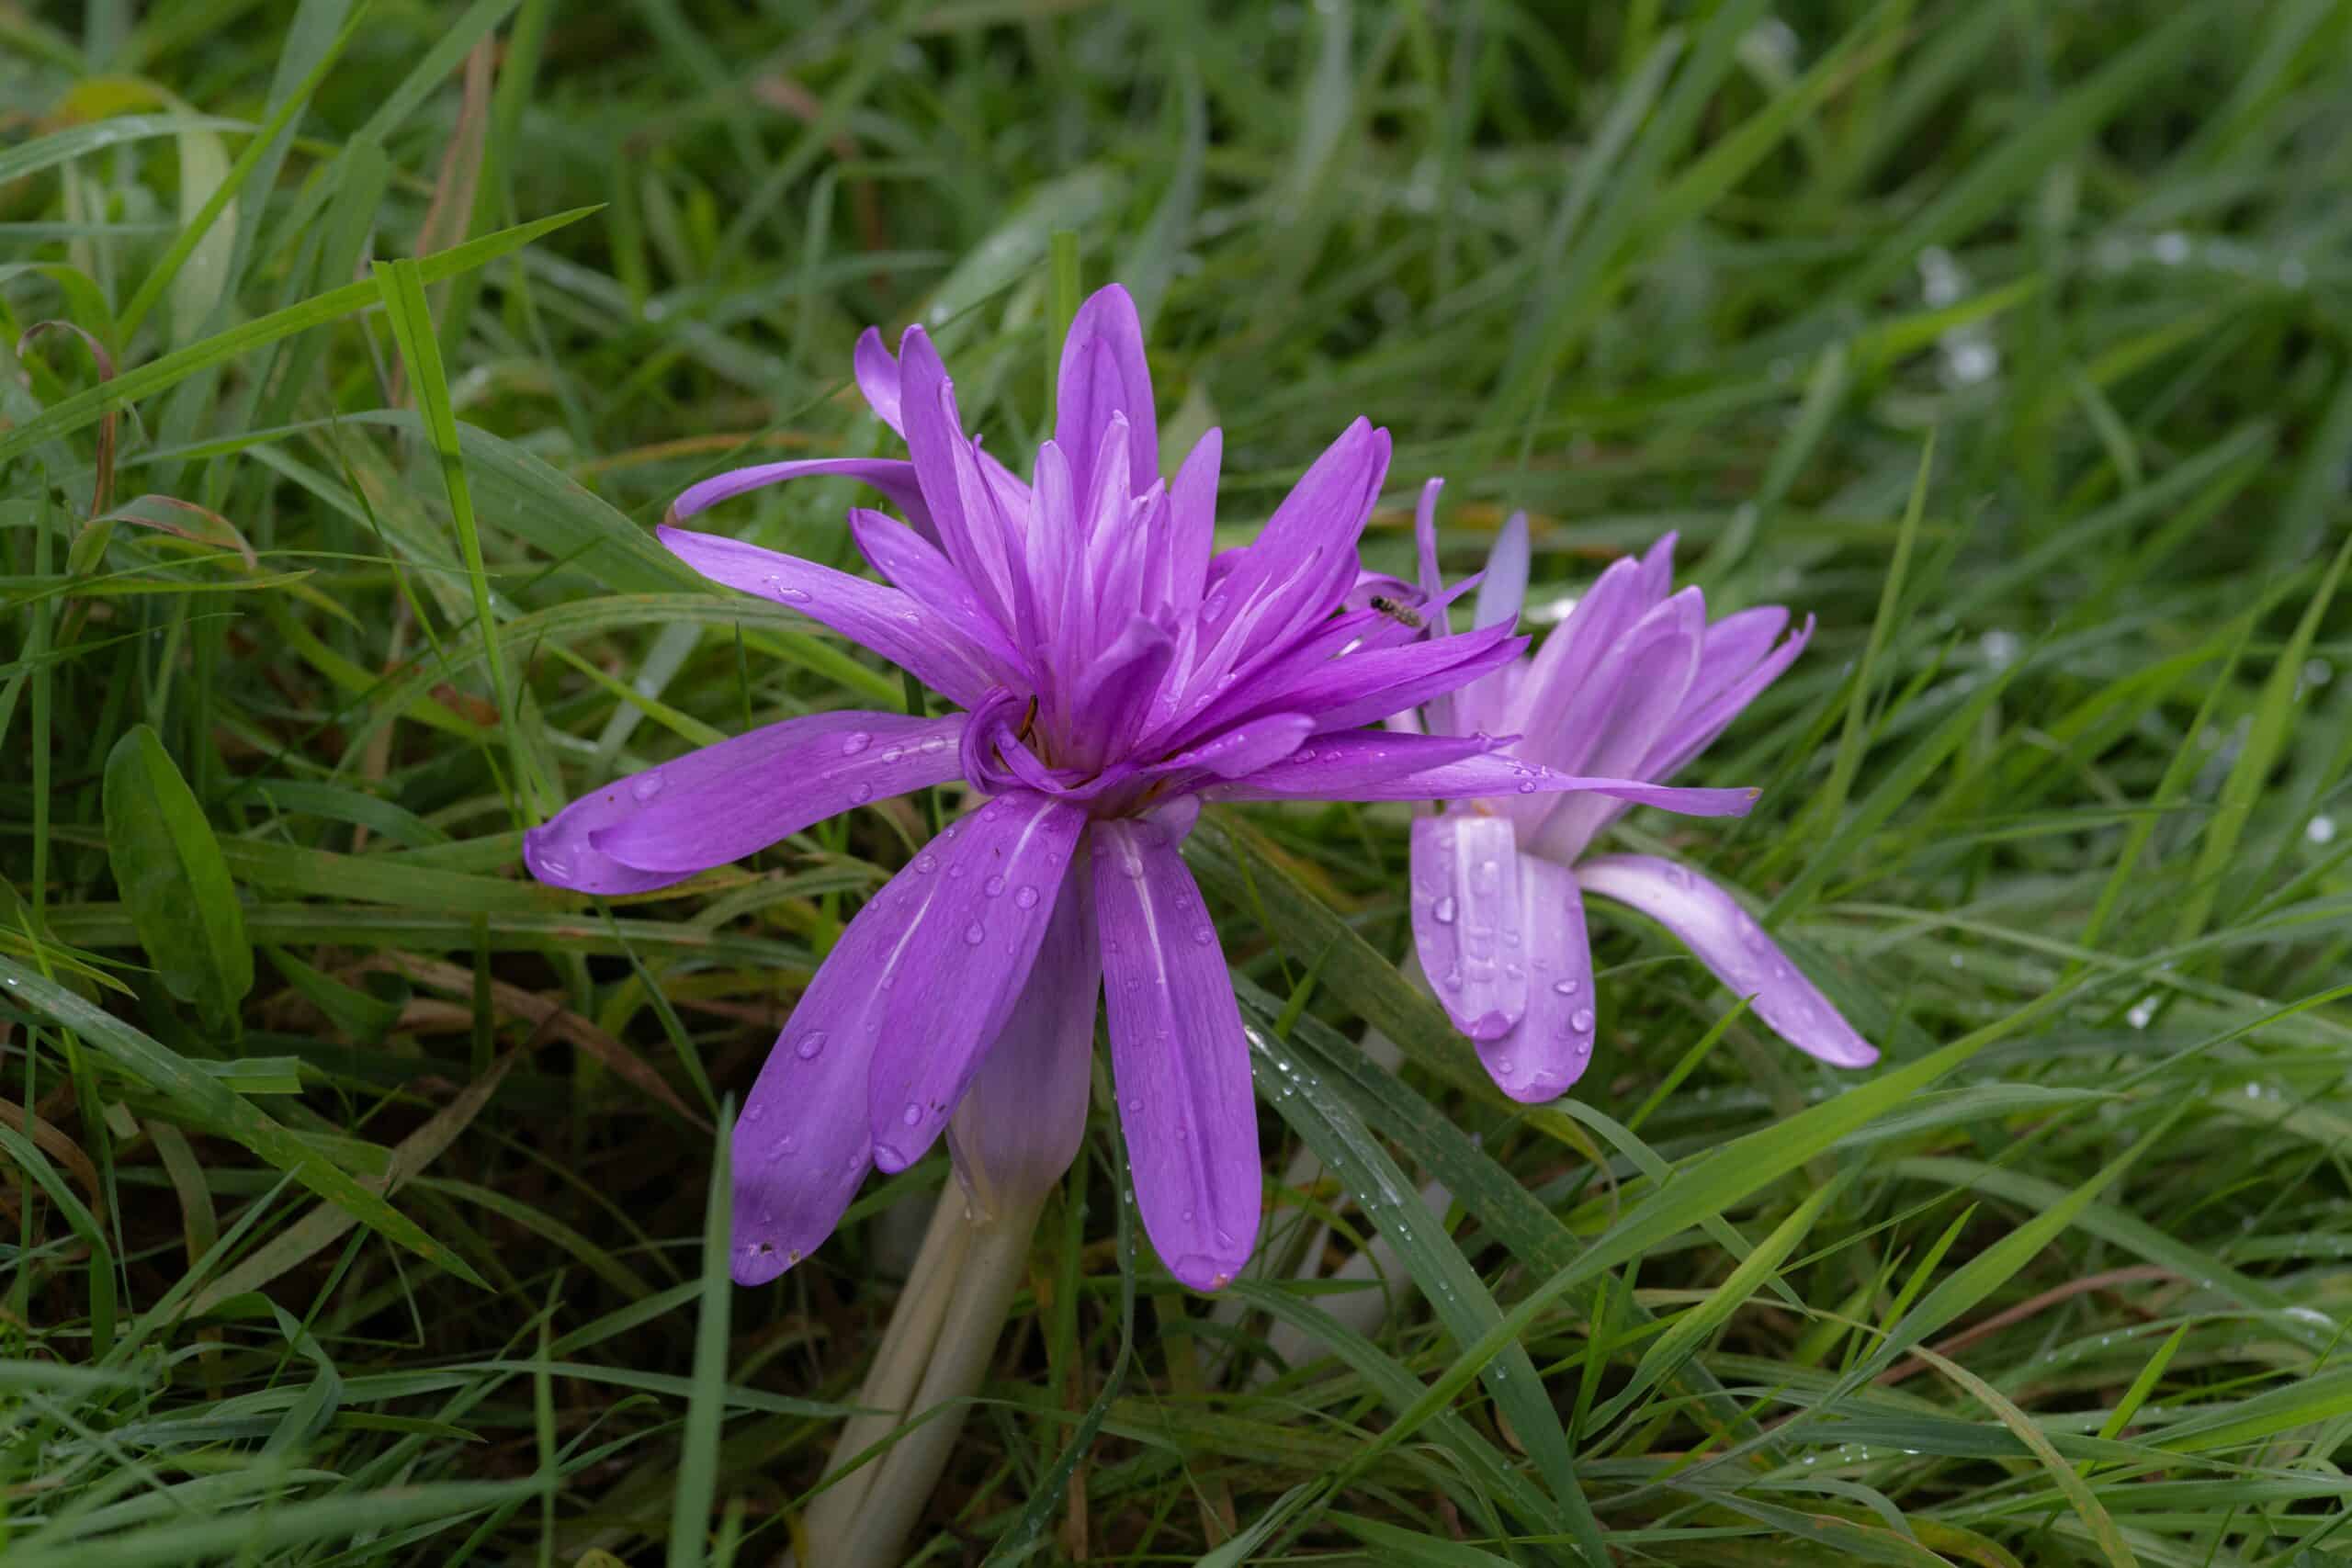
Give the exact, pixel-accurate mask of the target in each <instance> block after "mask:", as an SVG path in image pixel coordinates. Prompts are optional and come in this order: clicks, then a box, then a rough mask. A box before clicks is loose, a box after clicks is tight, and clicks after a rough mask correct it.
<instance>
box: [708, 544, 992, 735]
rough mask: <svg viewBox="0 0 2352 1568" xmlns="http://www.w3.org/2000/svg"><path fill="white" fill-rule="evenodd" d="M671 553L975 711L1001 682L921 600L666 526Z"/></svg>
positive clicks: (980, 653)
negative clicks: (817, 625)
mask: <svg viewBox="0 0 2352 1568" xmlns="http://www.w3.org/2000/svg"><path fill="white" fill-rule="evenodd" d="M661 536H662V544H664V545H666V546H668V547H669V548H670V553H671V554H673V555H674V556H676V557H677V558H679V559H680V560H683V561H684V562H685V563H686V564H687V565H688V566H690V567H692V568H694V569H695V570H696V571H698V572H700V573H702V574H703V575H704V576H705V577H707V578H709V579H710V580H711V581H713V582H718V583H722V584H724V585H725V586H727V587H729V588H733V589H736V590H739V591H740V592H745V593H749V594H752V595H753V596H754V597H757V598H761V599H766V600H769V601H771V602H773V603H775V604H782V605H783V606H784V607H785V608H786V609H787V610H797V611H799V612H800V613H801V614H802V615H807V616H808V617H809V619H811V620H813V621H818V622H820V623H822V624H823V625H825V626H831V628H832V629H833V630H835V631H837V632H839V633H840V634H841V635H842V636H843V637H847V638H849V639H850V640H851V641H852V642H854V643H858V644H860V645H862V646H864V647H866V648H870V649H873V650H874V651H875V652H876V653H878V654H880V655H881V656H882V657H883V658H885V659H887V660H889V661H890V662H891V663H893V664H895V665H897V666H899V668H900V669H901V670H905V671H910V672H911V673H912V674H913V675H914V676H915V677H916V678H917V679H918V680H920V681H922V682H923V683H924V684H925V685H927V686H929V687H931V689H932V690H933V691H935V692H940V693H943V694H945V695H946V696H948V697H950V698H952V699H953V700H954V701H955V702H956V705H958V706H961V707H970V706H971V705H973V704H974V703H976V702H978V701H979V700H980V698H981V697H982V696H983V695H985V694H987V692H988V690H989V687H991V686H993V685H995V684H996V683H997V680H996V674H995V671H992V670H991V668H990V660H989V657H988V654H987V652H986V650H984V649H980V648H978V647H976V646H975V645H974V644H973V643H972V641H971V639H970V638H968V637H965V636H964V635H963V634H962V633H961V632H958V631H956V629H955V628H954V627H952V626H947V625H946V624H945V623H944V622H943V621H941V620H940V619H938V618H937V617H936V616H932V615H924V614H923V613H922V610H921V608H920V607H919V606H918V605H917V604H915V602H914V600H912V599H910V598H909V597H908V596H907V595H906V594H904V593H901V592H899V591H898V590H897V589H895V588H885V587H883V586H882V585H881V584H880V583H878V582H869V581H866V580H865V578H862V577H852V576H851V575H850V574H849V573H847V572H845V571H835V570H833V569H832V568H831V567H829V566H819V565H818V564H817V563H816V562H814V561H806V560H802V559H801V558H799V557H797V556H787V555H779V554H777V553H776V552H775V551H774V550H763V549H762V548H760V547H758V546H757V545H746V544H743V543H741V541H739V540H735V539H724V538H721V537H719V536H718V535H716V534H697V533H695V532H693V531H692V530H690V529H685V528H663V529H662V530H661Z"/></svg>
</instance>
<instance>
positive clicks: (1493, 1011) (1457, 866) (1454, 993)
mask: <svg viewBox="0 0 2352 1568" xmlns="http://www.w3.org/2000/svg"><path fill="white" fill-rule="evenodd" d="M1412 910H1413V943H1414V946H1415V947H1416V948H1418V949H1419V953H1420V955H1421V969H1422V972H1423V973H1425V974H1426V975H1428V976H1429V977H1430V984H1431V985H1432V986H1434V987H1436V988H1437V999H1438V1001H1439V1003H1440V1004H1441V1005H1442V1007H1443V1008H1444V1009H1445V1011H1446V1016H1448V1017H1449V1018H1451V1019H1453V1022H1454V1026H1455V1027H1456V1028H1458V1029H1460V1030H1461V1031H1462V1032H1463V1033H1464V1034H1466V1035H1468V1036H1469V1037H1470V1038H1471V1039H1472V1040H1494V1039H1498V1038H1499V1037H1500V1036H1502V1035H1504V1034H1508V1033H1509V1032H1510V1031H1511V1028H1512V1026H1513V1025H1515V1024H1517V1023H1518V1022H1519V1021H1520V1018H1521V1015H1522V1014H1523V1013H1525V1012H1526V1011H1527V962H1526V956H1527V955H1526V938H1525V936H1524V933H1523V932H1522V931H1521V901H1520V890H1519V846H1518V844H1517V843H1515V842H1514V841H1513V840H1512V838H1511V829H1510V823H1509V822H1507V821H1505V820H1504V819H1503V818H1499V817H1487V816H1484V815H1481V814H1479V813H1476V812H1456V813H1450V814H1448V815H1446V816H1443V817H1423V818H1419V819H1418V820H1416V821H1415V822H1414V824H1413V892H1412Z"/></svg>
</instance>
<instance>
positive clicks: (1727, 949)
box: [1577, 855, 1878, 1067]
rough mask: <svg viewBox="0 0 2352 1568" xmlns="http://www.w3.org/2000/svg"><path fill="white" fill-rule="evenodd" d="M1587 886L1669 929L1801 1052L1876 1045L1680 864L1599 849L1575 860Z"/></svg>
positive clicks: (1852, 1060)
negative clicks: (1588, 857)
mask: <svg viewBox="0 0 2352 1568" xmlns="http://www.w3.org/2000/svg"><path fill="white" fill-rule="evenodd" d="M1577 880H1578V881H1579V882H1580V883H1582V884H1583V886H1584V889H1585V891H1586V892H1588V893H1594V894H1598V895H1600V897H1604V898H1614V899H1616V900H1617V901H1618V902H1619V903H1621V904H1628V905H1631V906H1632V907H1633V908H1635V909H1638V910H1640V911H1641V912H1642V913H1643V914H1645V915H1647V916H1648V917H1649V918H1650V919H1654V920H1656V921H1657V923H1658V924H1659V925H1662V926H1664V927H1665V928H1666V929H1667V930H1668V931H1671V932H1672V933H1673V934H1674V937H1675V939H1676V940H1677V941H1679V942H1681V943H1682V944H1683V945H1684V946H1685V947H1688V948H1689V949H1690V950H1691V952H1692V953H1695V954H1697V955H1698V958H1699V962H1701V963H1702V964H1705V965H1706V966H1707V967H1708V968H1709V969H1712V970H1713V971H1714V974H1715V977H1716V978H1717V979H1719V980H1721V981H1722V982H1723V983H1724V985H1726V986H1728V987H1731V988H1732V989H1733V990H1734V991H1735V992H1736V993H1737V994H1739V995H1741V996H1744V997H1749V998H1754V999H1753V1001H1752V1002H1751V1004H1750V1005H1751V1006H1752V1007H1753V1008H1754V1010H1755V1011H1756V1015H1757V1016H1758V1018H1760V1019H1762V1020H1763V1021H1765V1022H1766V1023H1768V1024H1770V1026H1771V1027H1772V1029H1773V1031H1774V1032H1777V1033H1778V1034H1779V1035H1780V1036H1781V1038H1782V1039H1783V1040H1786V1041H1787V1042H1788V1043H1790V1044H1792V1045H1794V1046H1795V1047H1796V1048H1797V1049H1798V1050H1800V1051H1803V1052H1804V1053H1805V1054H1806V1055H1809V1056H1818V1057H1819V1058H1821V1060H1823V1061H1825V1062H1827V1063H1829V1064H1831V1065H1832V1066H1840V1067H1867V1066H1870V1065H1871V1063H1873V1062H1875V1061H1877V1060H1878V1052H1877V1051H1875V1050H1873V1049H1872V1048H1871V1044H1870V1043H1869V1042H1868V1041H1866V1040H1864V1039H1863V1038H1862V1037H1861V1036H1860V1034H1858V1033H1856V1032H1855V1031H1854V1026H1853V1025H1852V1024H1850V1023H1848V1022H1847V1021H1846V1020H1845V1019H1844V1017H1843V1016H1841V1015H1840V1014H1839V1013H1838V1010H1837V1009H1836V1008H1834V1007H1832V1006H1830V1005H1829V998H1826V997H1825V996H1823V995H1822V994H1821V992H1820V991H1819V990H1817V989H1816V988H1815V986H1814V984H1813V982H1812V981H1810V980H1808V979H1806V978H1805V977H1804V975H1803V974H1802V973H1800V972H1799V970H1798V969H1797V967H1796V965H1794V964H1791V963H1790V962H1789V960H1788V957H1787V955H1786V954H1784V953H1781V949H1780V947H1779V946H1778V945H1777V944H1776V943H1775V942H1773V941H1772V939H1771V938H1770V937H1769V936H1766V935H1765V934H1764V929H1763V928H1762V927H1761V926H1758V924H1757V923H1756V922H1755V920H1754V919H1751V918H1750V917H1749V916H1748V913H1747V910H1745V909H1743V908H1740V907H1739V904H1738V902H1737V901H1736V900H1735V899H1734V898H1733V897H1732V896H1731V895H1730V894H1728V893H1726V892H1724V890H1723V889H1722V888H1721V887H1718V886H1715V885H1714V884H1713V882H1710V881H1708V880H1707V879H1706V878H1705V877H1703V876H1701V875H1700V874H1698V873H1696V872H1694V871H1692V870H1691V869H1690V868H1689V867H1688V866H1683V865H1677V864H1676V863H1674V862H1672V861H1669V860H1661V859H1658V858H1657V857H1656V856H1654V855H1602V856H1600V857H1599V858H1598V859H1594V860H1589V861H1587V862H1585V863H1583V864H1581V865H1579V866H1578V867H1577Z"/></svg>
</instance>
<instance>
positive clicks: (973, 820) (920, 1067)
mask: <svg viewBox="0 0 2352 1568" xmlns="http://www.w3.org/2000/svg"><path fill="white" fill-rule="evenodd" d="M1085 829H1086V815H1085V813H1084V812H1082V811H1080V810H1079V809H1078V808H1077V807H1073V806H1067V805H1064V804H1063V803H1061V802H1059V801H1057V800H1052V799H1048V798H1047V797H1046V796H1045V795H1034V794H1030V793H1028V792H1026V791H1021V792H1015V793H1012V794H1007V795H999V796H998V797H997V798H996V799H994V800H992V801H990V802H989V804H988V805H986V806H984V807H981V808H980V809H979V810H978V811H976V812H974V813H972V814H971V815H970V816H968V817H966V818H964V819H963V820H962V821H961V822H958V823H956V824H954V825H953V826H950V827H948V828H945V829H941V831H940V835H939V837H938V838H936V839H934V840H932V842H931V845H930V847H929V848H927V849H925V850H924V851H923V852H922V853H921V854H919V855H917V856H916V857H915V861H914V865H913V867H912V868H911V874H913V875H914V876H916V877H918V878H920V879H922V881H921V882H920V883H919V884H918V886H924V885H928V886H929V887H930V888H931V889H932V893H931V897H930V898H929V900H928V901H927V902H926V904H925V905H924V907H923V909H922V913H921V914H920V915H918V916H916V917H915V918H914V919H912V920H910V922H909V923H908V925H907V928H906V936H905V942H906V944H907V947H906V951H907V952H908V953H910V954H911V955H913V961H912V962H910V964H909V965H908V967H907V970H906V972H905V973H904V974H903V975H902V976H899V978H898V980H897V982H896V984H895V987H886V988H889V989H891V995H890V996H889V998H888V999H887V1000H886V1001H885V1003H884V1005H883V1011H882V1015H881V1022H882V1038H881V1042H880V1043H879V1044H878V1045H877V1046H876V1049H875V1054H874V1067H873V1071H872V1073H871V1074H870V1075H869V1077H868V1081H867V1086H866V1111H867V1116H868V1118H869V1124H870V1125H871V1126H872V1127H873V1129H874V1163H875V1164H876V1165H878V1166H880V1167H881V1168H883V1169H884V1170H890V1171H896V1170H904V1169H905V1168H907V1167H909V1166H910V1165H912V1164H913V1163H914V1162H915V1161H916V1160H918V1159H920V1158H922V1156H923V1153H924V1151H925V1150H927V1149H929V1148H930V1147H931V1145H932V1140H933V1139H934V1138H936V1137H937V1136H938V1135H939V1130H940V1128H941V1127H942V1126H943V1125H944V1123H945V1122H946V1121H947V1118H948V1115H949V1113H950V1112H952V1111H954V1110H955V1109H956V1105H957V1103H958V1102H959V1101H961V1100H962V1099H963V1098H964V1090H965V1088H966V1087H967V1085H968V1084H969V1083H970V1082H971V1080H972V1075H973V1074H974V1073H975V1072H977V1071H978V1069H979V1065H980V1055H981V1048H982V1047H983V1046H986V1045H988V1044H989V1043H991V1042H993V1041H994V1040H995V1039H996V1037H997V1034H998V1032H999V1031H1000V1030H1001V1028H1002V1027H1003V1024H1004V1020H1005V1017H1006V1015H1007V1014H1008V1013H1009V1012H1010V1011H1011V1010H1012V1003H1013V1000H1014V998H1017V997H1018V996H1019V995H1020V994H1021V987H1022V985H1023V982H1024V981H1026V980H1027V979H1028V977H1029V969H1030V965H1031V964H1034V963H1035V960H1036V956H1037V948H1038V945H1039V944H1040V943H1041V942H1044V941H1045V937H1046V925H1047V924H1048V923H1049V922H1050V921H1051V920H1052V919H1053V912H1054V899H1055V896H1056V895H1057V893H1059V892H1060V890H1061V885H1062V876H1063V874H1064V873H1066V872H1067V871H1068V870H1069V863H1070V857H1071V856H1072V855H1073V854H1074V853H1075V852H1077V849H1078V841H1079V836H1080V834H1081V833H1082V832H1084V831H1085ZM906 874H908V873H901V875H902V876H903V875H906Z"/></svg>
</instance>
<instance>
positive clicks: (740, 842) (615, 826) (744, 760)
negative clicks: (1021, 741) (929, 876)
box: [537, 713, 965, 880]
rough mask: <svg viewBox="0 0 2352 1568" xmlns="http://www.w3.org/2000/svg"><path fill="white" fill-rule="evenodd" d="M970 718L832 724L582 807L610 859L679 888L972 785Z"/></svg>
mask: <svg viewBox="0 0 2352 1568" xmlns="http://www.w3.org/2000/svg"><path fill="white" fill-rule="evenodd" d="M964 725H965V717H964V716H963V715H962V714H960V713H959V714H952V715H950V716H947V717H945V718H910V717H907V716H904V715H900V714H891V713H826V714H815V715H811V716H809V717H807V718H787V719H786V720H785V721H784V722H783V723H781V724H771V725H768V726H767V727H765V728H761V729H754V730H752V732H751V733H749V734H748V735H739V736H737V737H736V738H735V739H732V740H722V741H720V742H719V743H718V745H716V746H706V747H704V748H703V749H702V750H699V751H692V752H689V753H687V754H686V755H685V756H684V757H681V758H679V759H678V760H677V761H674V762H664V763H662V765H661V766H660V767H658V768H650V769H648V770H647V771H646V772H644V773H639V774H637V775H635V776H634V777H632V778H628V779H624V780H620V781H618V782H616V783H615V784H612V785H611V786H610V787H609V788H606V789H603V790H599V791H598V792H596V794H595V795H589V796H586V797H584V798H582V799H581V800H578V801H574V802H573V803H572V804H571V806H569V807H565V808H564V810H563V812H562V813H561V814H560V815H559V816H558V817H557V818H555V819H554V820H553V821H550V822H549V823H548V825H547V827H545V828H541V829H537V831H538V832H540V833H543V834H544V833H551V832H554V831H555V830H557V829H559V827H561V828H562V829H564V830H565V831H566V832H569V831H570V830H571V828H570V824H569V823H567V822H566V820H565V819H566V818H569V817H570V816H571V814H572V813H573V812H585V813H587V814H589V815H593V816H594V818H596V822H595V826H594V827H593V828H592V829H590V830H589V832H588V835H587V838H588V843H589V846H590V847H591V848H592V849H594V851H596V852H598V853H600V854H603V855H605V856H607V857H609V858H610V859H612V860H614V861H616V862H618V863H620V864H622V865H625V866H631V867H634V868H636V869H638V870H639V871H648V872H660V873H662V874H665V875H667V876H669V877H671V878H672V879H673V880H674V879H675V878H677V877H680V876H685V875H690V874H693V873H695V872H697V871H700V870H702V869H704V868H705V867H707V866H713V865H724V864H726V863H728V862H729V861H735V860H741V859H742V858H743V857H744V856H745V855H748V854H752V853H754V852H757V851H760V850H763V849H765V848H766V847H767V846H768V845H770V844H773V843H775V841H776V840H779V839H783V838H785V837H786V836H788V835H790V834H793V833H797V832H798V831H800V829H803V828H806V827H808V826H809V824H811V823H813V822H821V821H823V820H824V819H825V818H828V817H831V816H834V815H836V814H838V813H840V812H843V811H847V810H849V809H850V808H851V807H856V806H863V805H865V804H866V803H867V802H868V801H872V800H885V799H888V798H889V797H890V796H891V795H905V794H906V793H908V792H909V791H910V790H918V789H924V788H928V787H929V786H931V785H933V784H946V783H948V782H949V781H950V780H952V779H956V778H958V777H960V776H962V773H963V759H962V757H961V755H960V746H961V742H962V740H963V737H964Z"/></svg>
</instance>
